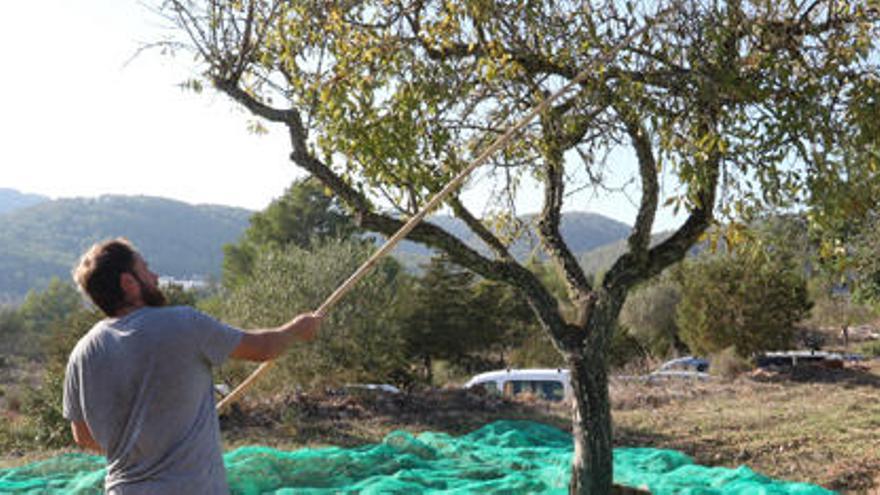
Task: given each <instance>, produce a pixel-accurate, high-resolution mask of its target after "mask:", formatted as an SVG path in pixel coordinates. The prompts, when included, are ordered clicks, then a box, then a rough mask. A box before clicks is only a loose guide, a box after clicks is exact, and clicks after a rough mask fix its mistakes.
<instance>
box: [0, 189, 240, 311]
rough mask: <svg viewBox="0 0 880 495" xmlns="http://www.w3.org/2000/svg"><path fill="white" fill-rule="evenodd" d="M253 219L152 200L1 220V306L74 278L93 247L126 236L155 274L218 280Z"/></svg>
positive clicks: (89, 203)
mask: <svg viewBox="0 0 880 495" xmlns="http://www.w3.org/2000/svg"><path fill="white" fill-rule="evenodd" d="M251 213H252V212H251V211H248V210H245V209H241V208H232V207H227V206H214V205H198V206H194V205H190V204H187V203H183V202H180V201H174V200H169V199H162V198H154V197H145V196H102V197H99V198H73V199H59V200H54V201H44V202H41V203H38V204H36V205H34V206H30V207H28V208H19V209H16V210H14V211H11V212H8V213H6V214H3V215H0V300H2V299H15V298H17V297H20V296H21V295H23V294H24V293H25V292H27V290H29V289H31V288H39V287H42V286H44V285H45V284H46V283H47V282H48V281H49V280H50V279H51V277H53V276H57V277H62V278H68V277H69V276H70V270H71V268H72V267H73V265H74V263H75V262H76V259H77V257H78V256H79V255H80V254H81V253H82V252H83V250H85V249H86V248H87V247H88V246H90V245H91V244H92V243H94V242H96V241H99V240H103V239H107V238H110V237H117V236H124V237H127V238H129V239H131V241H132V242H134V244H135V245H136V246H137V247H138V248H139V249H140V250H141V251H143V252H144V253H145V254H146V255H147V256H148V257H149V260H150V266H151V268H153V269H154V270H155V271H156V272H158V273H160V274H162V275H169V276H173V277H176V278H189V277H193V276H216V275H219V273H220V268H221V266H222V261H223V244H225V243H229V242H233V241H235V240H237V239H238V237H239V236H240V235H241V233H242V232H243V231H244V229H245V228H247V226H248V219H249V218H250V215H251Z"/></svg>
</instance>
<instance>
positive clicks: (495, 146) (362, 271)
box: [217, 25, 648, 411]
mask: <svg viewBox="0 0 880 495" xmlns="http://www.w3.org/2000/svg"><path fill="white" fill-rule="evenodd" d="M647 28H648V25H646V26H644V27H642V28H641V29H639V30H637V31H635V32H634V33H632V34H631V35H629V36H628V37H627V38H626V39H624V41H623V42H622V43H620V44H619V45H617V46H616V47H615V48H614V49H613V50H611V51H609V52H608V53H606V54H605V55H604V56H603V57H602V58H601V59H600V61H601V63H603V64H605V63H607V62H608V61H609V60H611V58H612V57H614V56H615V55H616V54H617V52H618V51H620V49H621V48H623V47H624V46H626V45H629V44H630V42H631V41H632V40H634V39H635V38H636V37H637V36H640V35H641V34H642V33H643V32H644V31H645V30H646V29H647ZM591 72H592V71H591V70H590V69H584V70H583V71H581V72H580V73H579V74H578V75H577V76H575V78H574V79H572V80H571V81H569V82H568V84H566V85H565V86H563V87H562V88H561V89H559V90H558V91H556V92H555V93H553V94H551V95H550V96H548V97H547V98H546V99H544V100H543V101H542V102H541V103H539V104H538V105H536V106H535V107H534V108H532V110H531V111H529V113H528V114H526V116H525V117H523V118H522V119H520V121H519V122H517V123H516V124H514V125H513V127H511V128H509V129H508V130H507V132H505V133H504V134H502V135H501V136H499V137H498V138H497V139H496V140H495V141H494V142H493V143H492V144H491V145H489V147H488V148H486V149H485V150H484V151H483V152H482V153H481V154H480V155H479V156H478V157H477V158H476V159H474V161H473V162H471V163H470V165H468V166H467V167H466V168H465V169H464V170H462V171H461V172H459V173H458V175H456V176H455V177H454V178H453V179H452V180H451V181H449V183H448V184H446V186H445V187H444V188H443V189H441V190H440V192H438V193H437V194H435V195H434V197H432V198H431V200H430V201H428V203H427V204H425V206H423V207H422V209H421V210H420V211H419V212H418V213H416V214H415V215H414V216H413V217H412V218H410V219H409V220H408V221H407V222H406V223H405V224H404V225H403V227H401V228H400V230H398V231H397V233H395V234H394V235H393V236H391V238H389V239H388V240H387V241H385V244H383V245H382V247H380V248H379V249H378V250H377V251H376V252H375V253H373V255H372V256H370V258H369V259H368V260H367V261H366V262H364V264H363V265H361V266H360V268H358V269H357V271H355V272H354V274H352V275H351V276H350V277H349V278H348V280H346V281H345V282H343V283H342V285H340V286H339V287H338V288H337V289H336V290H335V291H333V293H332V294H330V297H328V298H327V300H326V301H324V303H323V304H321V307H319V308H318V309H317V310H316V311H315V312H316V313H318V314H319V315H322V316H323V315H326V314H327V312H328V311H329V310H330V308H332V307H333V305H335V304H336V303H337V302H338V301H339V300H340V299H342V296H344V295H345V294H346V293H347V292H348V291H349V290H351V288H352V287H354V285H355V284H357V283H358V282H359V281H360V280H361V279H362V278H364V277H365V276H366V275H367V274H368V273H369V272H370V270H371V269H372V268H373V267H374V266H375V265H376V263H377V262H378V261H379V260H380V259H382V257H383V256H385V255H386V254H388V252H390V251H391V250H392V249H394V247H395V246H396V245H397V244H398V243H399V242H400V241H402V240H403V239H404V238H405V237H406V235H407V234H409V233H410V232H411V231H412V229H414V228H415V226H416V225H418V224H419V222H421V221H422V219H424V218H425V216H427V215H428V213H430V212H431V211H433V210H434V208H436V207H437V206H439V205H440V203H441V202H442V201H443V200H444V199H445V198H446V197H447V196H449V194H450V193H452V192H453V191H455V190H456V189H457V188H458V187H459V186H461V185H462V183H464V181H465V179H467V178H468V176H469V175H470V174H471V172H473V171H474V170H476V169H477V168H478V167H479V166H481V165H482V164H483V163H485V162H486V160H488V159H489V157H490V156H492V155H493V154H494V153H495V152H496V151H498V150H500V149H502V148H504V147H505V146H506V145H507V143H508V142H509V141H510V140H511V139H513V137H514V136H515V135H516V133H518V132H519V131H520V130H522V128H523V127H525V126H526V125H528V124H529V122H531V121H532V120H533V119H534V118H535V117H537V116H538V114H540V113H541V112H543V111H544V110H546V109H547V107H548V106H549V105H550V104H551V103H553V102H554V101H555V100H557V99H558V98H560V97H561V96H562V95H564V94H565V93H567V92H568V91H570V90H571V89H572V88H573V87H575V86H577V85H578V84H580V83H581V82H583V81H584V80H585V79H586V78H587V77H588V76H589V75H590V73H591ZM273 363H274V361H266V362H264V363H262V364H260V366H259V367H258V368H257V369H256V370H254V372H253V373H251V374H250V376H248V377H247V378H246V379H245V380H244V381H243V382H241V384H240V385H239V386H237V387H235V390H233V391H232V392H230V393H229V395H227V396H226V397H224V398H223V400H221V401H220V402H219V403H218V404H217V410H218V411H222V410H223V409H225V408H226V407H227V406H228V405H230V404H232V403H233V402H235V401H236V400H237V399H238V398H239V397H240V396H241V395H242V394H243V393H244V392H245V391H246V390H247V389H248V388H250V386H251V385H252V384H253V383H254V382H255V381H256V380H257V378H259V377H260V376H261V375H263V373H265V372H266V371H268V370H269V368H271V367H272V364H273Z"/></svg>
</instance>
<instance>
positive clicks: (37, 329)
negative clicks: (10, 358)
mask: <svg viewBox="0 0 880 495" xmlns="http://www.w3.org/2000/svg"><path fill="white" fill-rule="evenodd" d="M84 308H85V303H84V301H83V298H82V296H81V295H80V293H79V291H77V289H76V288H75V287H74V286H73V283H71V282H65V281H62V280H61V279H59V278H57V277H54V278H52V280H51V281H50V282H49V285H48V286H47V287H46V288H45V289H44V290H40V291H38V290H33V289H32V290H31V291H29V292H28V294H27V296H26V297H25V299H24V302H23V303H22V304H21V306H19V308H18V316H19V318H20V320H21V322H22V325H23V336H22V337H23V338H22V339H21V340H20V341H19V345H20V347H19V348H18V349H17V352H18V353H19V354H21V355H27V356H31V357H38V358H42V356H43V355H44V353H43V350H42V346H43V344H44V343H45V342H46V341H47V337H48V336H49V334H50V333H51V331H52V329H53V328H56V327H58V325H59V324H60V323H61V322H63V321H65V320H66V319H67V318H68V317H69V316H70V315H71V314H74V313H76V312H77V311H79V310H81V309H84Z"/></svg>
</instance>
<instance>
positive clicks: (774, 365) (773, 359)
mask: <svg viewBox="0 0 880 495" xmlns="http://www.w3.org/2000/svg"><path fill="white" fill-rule="evenodd" d="M853 356H854V355H852V354H848V355H841V354H837V353H835V352H825V351H778V352H765V353H764V354H762V355H760V356H758V357H757V359H756V360H755V361H756V363H757V365H758V367H759V368H769V369H785V368H792V367H795V366H799V365H805V364H825V365H831V366H842V365H843V362H844V361H854V360H856V359H854V358H853Z"/></svg>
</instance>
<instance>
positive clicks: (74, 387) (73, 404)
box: [61, 351, 83, 421]
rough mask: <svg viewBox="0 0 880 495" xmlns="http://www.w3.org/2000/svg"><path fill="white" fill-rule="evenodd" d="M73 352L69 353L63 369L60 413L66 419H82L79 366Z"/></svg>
mask: <svg viewBox="0 0 880 495" xmlns="http://www.w3.org/2000/svg"><path fill="white" fill-rule="evenodd" d="M75 352H76V351H74V354H71V356H70V359H69V360H68V362H67V368H66V369H65V371H64V394H63V398H62V404H61V414H62V415H63V416H64V418H65V419H67V420H68V421H83V413H82V405H81V402H80V384H79V372H78V370H79V367H78V366H77V365H76V362H75V358H74V356H75Z"/></svg>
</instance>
